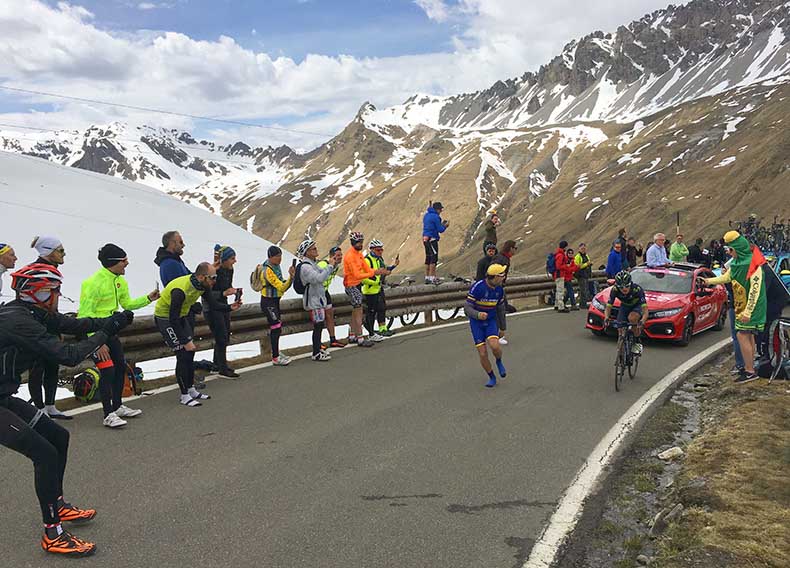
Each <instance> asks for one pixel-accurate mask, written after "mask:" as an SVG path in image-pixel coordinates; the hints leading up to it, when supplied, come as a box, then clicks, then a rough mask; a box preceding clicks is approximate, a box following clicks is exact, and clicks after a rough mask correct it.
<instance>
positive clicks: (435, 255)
mask: <svg viewBox="0 0 790 568" xmlns="http://www.w3.org/2000/svg"><path fill="white" fill-rule="evenodd" d="M443 210H444V206H443V205H442V204H441V202H439V201H437V202H436V203H433V204H432V205H430V206H429V207H428V210H427V211H426V212H425V215H424V216H423V218H422V242H423V246H424V247H425V283H426V284H438V279H437V278H436V265H437V264H438V263H439V239H440V236H439V235H441V234H442V233H444V232H445V231H446V230H447V227H449V226H450V222H449V221H444V220H442V211H443Z"/></svg>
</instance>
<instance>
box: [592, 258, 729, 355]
mask: <svg viewBox="0 0 790 568" xmlns="http://www.w3.org/2000/svg"><path fill="white" fill-rule="evenodd" d="M713 276H714V274H713V272H711V270H710V269H708V268H706V267H704V266H700V265H698V264H685V263H684V264H673V265H672V266H669V267H666V268H648V267H647V266H637V267H636V268H634V269H633V270H631V277H632V278H633V280H634V283H635V284H639V285H640V286H641V287H642V288H643V289H644V290H645V296H646V297H647V308H648V311H649V312H650V313H649V316H648V319H647V323H646V324H645V335H647V336H648V337H649V338H651V339H666V340H669V341H675V342H676V343H678V344H680V345H688V344H689V342H690V341H691V337H692V336H693V335H694V334H697V333H700V332H702V331H705V330H706V329H715V330H721V329H723V328H724V326H725V325H726V323H727V291H726V290H725V289H724V286H721V285H717V286H703V285H702V283H701V281H700V280H698V279H699V278H712V277H713ZM611 290H612V288H611V286H610V287H608V288H606V289H605V290H603V291H602V292H599V293H598V294H596V296H595V297H594V298H593V301H592V302H591V303H590V308H589V310H588V311H587V324H586V325H585V327H586V328H588V329H590V330H592V332H593V333H594V334H596V335H603V334H604V328H603V315H604V310H605V309H606V302H607V301H608V300H609V294H610V293H611ZM619 306H620V301H619V300H616V301H615V303H614V306H613V307H612V318H613V319H614V318H616V317H617V310H618V308H619ZM612 334H614V332H612Z"/></svg>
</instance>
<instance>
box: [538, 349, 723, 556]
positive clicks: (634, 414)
mask: <svg viewBox="0 0 790 568" xmlns="http://www.w3.org/2000/svg"><path fill="white" fill-rule="evenodd" d="M731 342H732V340H731V339H730V338H727V339H722V340H721V341H719V342H718V343H715V344H714V345H711V346H710V347H708V348H707V349H705V350H704V351H702V352H701V353H698V354H697V355H695V356H694V357H692V358H691V359H689V360H688V361H686V362H685V363H683V364H682V365H680V366H679V367H676V368H675V369H673V370H672V371H670V372H669V373H668V374H667V375H666V376H664V378H663V379H661V380H660V381H659V382H658V383H656V384H655V385H653V387H652V388H651V389H650V390H649V391H647V392H646V393H645V394H643V395H642V396H641V398H640V399H639V400H637V401H636V402H635V403H634V404H633V405H632V406H631V408H629V409H628V410H627V411H626V412H625V414H623V415H622V416H621V417H620V419H619V420H618V421H617V423H616V424H615V425H614V426H613V427H612V429H611V430H609V432H607V433H606V435H605V436H604V437H603V438H602V439H601V441H600V442H599V443H598V445H597V446H596V447H595V449H594V450H593V451H592V453H591V454H590V455H589V457H588V458H587V460H586V461H585V463H584V465H583V466H582V467H581V469H579V471H578V472H577V473H576V476H575V477H574V478H573V481H572V482H571V484H570V486H569V487H568V489H567V490H566V491H565V493H564V494H563V496H562V498H561V499H560V502H559V505H558V507H557V510H556V511H554V514H553V515H552V516H551V519H550V520H549V524H548V525H547V526H546V528H544V529H543V532H542V533H541V535H540V537H539V538H538V541H537V542H536V543H535V546H534V547H533V548H532V552H531V553H530V555H529V558H528V559H527V561H526V562H525V563H524V565H523V568H549V567H550V566H551V565H552V564H553V563H554V562H555V560H556V557H557V553H558V552H559V551H560V549H561V547H562V545H563V544H564V543H565V540H566V539H567V538H568V535H569V534H570V533H571V531H572V530H573V528H574V527H575V526H576V523H577V522H578V521H579V518H580V517H581V514H582V509H583V507H584V502H585V500H586V499H587V498H588V497H589V496H590V495H591V494H592V493H593V492H594V490H595V489H596V488H597V487H598V485H599V483H600V482H602V481H603V479H604V478H605V475H604V472H605V471H606V468H607V467H608V466H609V465H610V463H611V462H612V461H613V460H614V458H615V457H616V456H617V455H618V454H619V451H620V449H621V447H622V446H623V444H624V443H625V441H626V440H627V439H628V436H629V434H630V433H631V431H632V430H634V428H635V427H636V426H637V425H638V423H639V420H640V418H641V417H642V416H643V415H644V414H645V413H646V412H647V411H648V410H650V409H651V408H652V407H653V405H654V404H656V403H657V402H658V401H659V398H660V397H661V395H662V394H663V393H664V392H665V391H666V390H667V389H669V388H670V387H672V386H673V385H674V384H675V383H676V382H678V381H679V380H680V379H681V378H683V377H684V375H686V373H688V372H690V371H693V370H694V369H695V368H697V367H699V366H700V365H702V364H704V363H705V362H707V361H708V360H709V359H710V358H712V357H713V356H714V355H716V354H717V353H718V352H719V351H720V350H721V349H723V348H724V347H726V346H727V345H730V344H731Z"/></svg>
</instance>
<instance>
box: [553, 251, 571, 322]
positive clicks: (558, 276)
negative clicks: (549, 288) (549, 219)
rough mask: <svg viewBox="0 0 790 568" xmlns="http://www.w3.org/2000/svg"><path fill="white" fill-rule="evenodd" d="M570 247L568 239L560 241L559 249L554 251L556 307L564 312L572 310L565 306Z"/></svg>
mask: <svg viewBox="0 0 790 568" xmlns="http://www.w3.org/2000/svg"><path fill="white" fill-rule="evenodd" d="M567 248H568V241H560V244H559V246H558V247H557V250H556V251H554V274H553V277H554V309H556V310H557V311H559V312H562V313H568V312H569V311H570V310H569V309H568V308H566V307H565V301H564V300H563V298H564V297H565V272H564V271H565V265H566V264H568V257H567V255H566V254H565V249H567Z"/></svg>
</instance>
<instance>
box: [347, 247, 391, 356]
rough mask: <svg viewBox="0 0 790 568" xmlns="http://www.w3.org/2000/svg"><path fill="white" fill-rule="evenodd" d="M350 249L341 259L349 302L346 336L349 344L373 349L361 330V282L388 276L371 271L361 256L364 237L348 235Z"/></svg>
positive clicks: (383, 270)
mask: <svg viewBox="0 0 790 568" xmlns="http://www.w3.org/2000/svg"><path fill="white" fill-rule="evenodd" d="M349 240H350V241H351V248H350V249H348V251H346V254H345V256H344V257H343V286H345V288H346V295H347V296H348V299H349V301H350V302H351V330H350V331H349V334H348V341H349V343H356V344H357V345H358V346H359V347H373V342H372V341H370V340H368V339H366V338H365V334H364V331H363V329H362V319H363V315H362V301H363V298H362V281H363V280H364V279H365V278H370V277H371V276H378V275H380V274H385V275H386V274H388V272H387V269H386V268H378V269H373V268H371V267H370V265H369V264H368V263H367V262H365V257H363V256H362V247H363V246H364V245H363V242H364V240H365V236H364V235H363V234H362V233H359V232H357V231H354V232H352V233H351V235H349Z"/></svg>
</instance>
